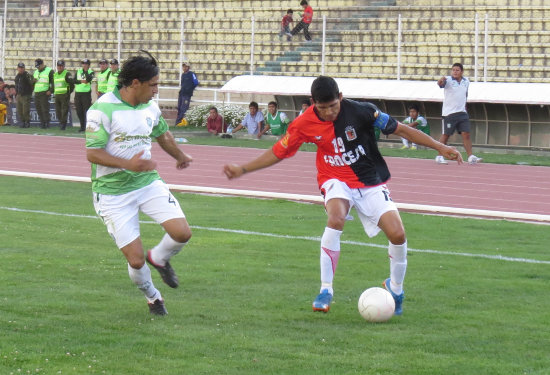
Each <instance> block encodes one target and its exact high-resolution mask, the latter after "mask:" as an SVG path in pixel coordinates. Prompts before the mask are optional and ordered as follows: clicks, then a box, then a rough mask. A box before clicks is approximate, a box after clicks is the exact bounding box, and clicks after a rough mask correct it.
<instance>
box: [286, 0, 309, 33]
mask: <svg viewBox="0 0 550 375" xmlns="http://www.w3.org/2000/svg"><path fill="white" fill-rule="evenodd" d="M300 5H301V6H302V8H303V9H304V13H303V14H302V20H301V21H300V22H298V23H297V24H296V26H294V28H293V29H292V31H291V32H290V33H288V34H286V35H288V36H289V37H292V36H294V35H296V34H298V33H299V32H300V30H302V29H303V30H304V38H305V39H306V42H311V35H309V25H311V21H312V20H313V8H312V7H311V6H310V5H309V4H308V2H307V0H302V1H300Z"/></svg>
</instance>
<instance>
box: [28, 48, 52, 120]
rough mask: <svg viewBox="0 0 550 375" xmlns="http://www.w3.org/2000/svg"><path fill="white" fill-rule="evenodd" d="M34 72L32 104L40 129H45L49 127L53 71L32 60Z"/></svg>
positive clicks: (38, 60) (41, 62)
mask: <svg viewBox="0 0 550 375" xmlns="http://www.w3.org/2000/svg"><path fill="white" fill-rule="evenodd" d="M34 66H35V68H36V70H35V71H34V74H33V82H34V104H35V105H36V112H37V113H38V117H39V118H40V127H41V128H42V129H46V128H48V127H49V126H50V96H51V95H52V92H53V70H52V68H50V67H49V66H46V65H44V60H42V59H36V60H34Z"/></svg>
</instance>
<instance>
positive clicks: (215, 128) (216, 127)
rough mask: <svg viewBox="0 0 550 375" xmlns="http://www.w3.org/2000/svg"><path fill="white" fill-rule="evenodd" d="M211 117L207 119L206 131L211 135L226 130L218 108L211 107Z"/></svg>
mask: <svg viewBox="0 0 550 375" xmlns="http://www.w3.org/2000/svg"><path fill="white" fill-rule="evenodd" d="M209 112H210V115H209V116H208V117H207V118H206V129H207V130H208V132H209V133H212V134H218V133H222V132H224V131H225V130H226V126H225V123H224V121H223V117H222V116H221V115H220V114H219V113H218V108H216V107H210V110H209Z"/></svg>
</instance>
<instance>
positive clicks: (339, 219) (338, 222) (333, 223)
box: [327, 214, 346, 230]
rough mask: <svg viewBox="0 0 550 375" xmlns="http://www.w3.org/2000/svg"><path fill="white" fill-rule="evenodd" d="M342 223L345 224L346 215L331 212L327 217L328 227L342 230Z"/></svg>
mask: <svg viewBox="0 0 550 375" xmlns="http://www.w3.org/2000/svg"><path fill="white" fill-rule="evenodd" d="M344 224H346V216H345V215H339V214H332V215H330V216H329V218H328V222H327V226H328V227H329V228H333V229H337V230H343V229H344Z"/></svg>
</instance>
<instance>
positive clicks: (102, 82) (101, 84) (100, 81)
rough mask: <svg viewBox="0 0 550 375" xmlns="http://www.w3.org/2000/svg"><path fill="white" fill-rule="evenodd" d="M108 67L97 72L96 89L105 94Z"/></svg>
mask: <svg viewBox="0 0 550 375" xmlns="http://www.w3.org/2000/svg"><path fill="white" fill-rule="evenodd" d="M109 72H110V70H109V69H105V71H103V72H99V73H98V75H97V91H98V92H100V93H103V94H105V93H106V92H107V78H108V76H109Z"/></svg>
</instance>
